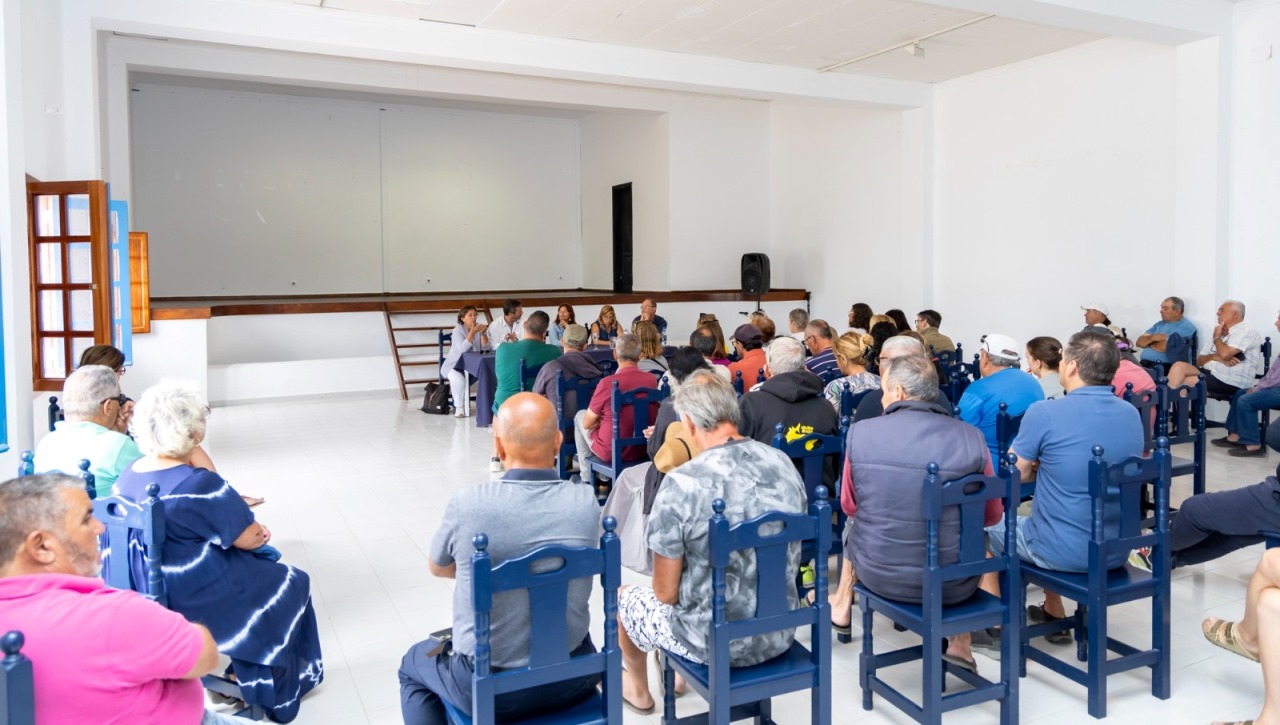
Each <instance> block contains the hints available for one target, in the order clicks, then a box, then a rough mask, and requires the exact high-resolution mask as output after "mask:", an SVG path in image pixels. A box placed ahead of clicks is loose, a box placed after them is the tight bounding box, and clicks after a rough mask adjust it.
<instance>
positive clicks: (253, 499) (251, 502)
mask: <svg viewBox="0 0 1280 725" xmlns="http://www.w3.org/2000/svg"><path fill="white" fill-rule="evenodd" d="M240 498H242V499H244V502H245V503H246V504H248V506H249V508H257V507H258V506H261V505H262V504H264V503H266V502H267V500H266V499H265V498H260V497H258V496H241V497H240Z"/></svg>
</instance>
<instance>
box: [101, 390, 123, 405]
mask: <svg viewBox="0 0 1280 725" xmlns="http://www.w3.org/2000/svg"><path fill="white" fill-rule="evenodd" d="M113 400H114V401H116V402H117V403H119V404H120V405H121V406H123V405H124V404H125V403H127V402H129V396H127V395H125V394H124V393H121V394H119V395H115V396H112V397H110V398H103V399H102V400H101V401H100V402H99V403H98V405H105V404H107V403H110V402H111V401H113Z"/></svg>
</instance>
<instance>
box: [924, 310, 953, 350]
mask: <svg viewBox="0 0 1280 725" xmlns="http://www.w3.org/2000/svg"><path fill="white" fill-rule="evenodd" d="M941 325H942V315H940V314H938V312H937V311H936V310H921V311H920V312H919V313H918V314H917V315H916V332H918V333H920V337H923V338H924V345H925V350H926V351H928V353H929V357H935V356H937V354H938V353H940V352H955V351H956V344H955V343H954V342H952V341H951V338H949V337H947V336H946V335H944V334H942V333H941V332H939V331H938V328H939V327H940V326H941Z"/></svg>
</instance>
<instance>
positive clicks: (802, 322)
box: [787, 307, 809, 330]
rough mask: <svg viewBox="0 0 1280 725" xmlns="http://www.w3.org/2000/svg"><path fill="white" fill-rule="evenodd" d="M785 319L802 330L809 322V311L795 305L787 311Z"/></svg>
mask: <svg viewBox="0 0 1280 725" xmlns="http://www.w3.org/2000/svg"><path fill="white" fill-rule="evenodd" d="M787 319H788V320H790V322H791V324H793V325H795V326H796V327H797V328H799V329H801V330H803V329H804V328H805V326H806V325H808V324H809V313H808V312H806V311H805V309H804V308H803V307H797V308H795V309H794V310H792V311H790V312H788V313H787Z"/></svg>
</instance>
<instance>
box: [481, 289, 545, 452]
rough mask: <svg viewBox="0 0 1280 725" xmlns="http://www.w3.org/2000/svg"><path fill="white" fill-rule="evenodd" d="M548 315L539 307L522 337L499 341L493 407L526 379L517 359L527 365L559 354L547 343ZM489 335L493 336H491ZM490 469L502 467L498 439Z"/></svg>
mask: <svg viewBox="0 0 1280 725" xmlns="http://www.w3.org/2000/svg"><path fill="white" fill-rule="evenodd" d="M550 324H551V317H550V316H549V315H547V313H545V312H543V311H542V310H538V311H537V312H535V313H533V314H532V315H529V321H528V323H527V324H525V325H524V327H523V328H522V330H521V338H520V339H519V340H517V341H516V342H512V343H509V344H506V345H502V346H500V347H499V348H498V351H497V353H496V354H495V355H494V358H493V374H494V377H495V378H497V383H498V387H497V390H496V391H494V394H493V411H494V412H495V413H496V412H497V411H498V408H500V407H502V404H503V403H504V402H506V400H507V398H510V397H511V396H513V395H515V394H516V393H518V392H520V388H521V386H522V385H524V384H525V381H523V380H521V379H520V361H521V360H524V364H525V367H526V368H532V367H535V366H537V365H542V364H544V363H548V362H551V361H552V360H555V359H556V358H558V357H560V348H558V347H556V346H555V345H548V344H547V343H546V342H544V340H546V339H547V326H548V325H550ZM489 339H491V340H492V339H493V338H492V337H491V338H489ZM489 470H490V471H493V472H495V473H496V472H498V471H501V470H502V461H500V460H498V449H497V442H496V441H495V442H494V449H493V457H492V458H490V459H489Z"/></svg>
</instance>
